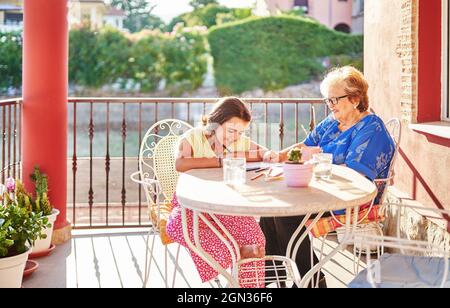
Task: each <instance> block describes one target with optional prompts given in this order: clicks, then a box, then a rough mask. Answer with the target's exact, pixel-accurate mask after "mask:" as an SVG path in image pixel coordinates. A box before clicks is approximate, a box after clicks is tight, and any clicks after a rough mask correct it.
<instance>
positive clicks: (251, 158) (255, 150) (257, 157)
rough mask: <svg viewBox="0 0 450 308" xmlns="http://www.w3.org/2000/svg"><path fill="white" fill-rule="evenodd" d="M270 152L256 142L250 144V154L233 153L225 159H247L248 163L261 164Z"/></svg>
mask: <svg viewBox="0 0 450 308" xmlns="http://www.w3.org/2000/svg"><path fill="white" fill-rule="evenodd" d="M268 151H269V150H268V149H267V148H265V147H263V146H261V145H259V144H257V143H256V142H253V141H251V142H250V150H249V151H248V152H232V153H226V154H225V157H245V159H246V161H247V162H249V163H251V162H260V161H263V159H264V155H265V154H266V153H267V152H268Z"/></svg>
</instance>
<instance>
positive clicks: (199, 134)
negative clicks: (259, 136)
mask: <svg viewBox="0 0 450 308" xmlns="http://www.w3.org/2000/svg"><path fill="white" fill-rule="evenodd" d="M183 137H184V138H186V140H187V141H188V142H189V144H190V145H191V147H192V152H193V156H192V157H193V158H213V157H216V153H214V151H213V149H212V148H211V145H210V144H209V142H208V139H207V138H206V136H205V131H204V129H203V128H202V127H196V128H193V129H190V130H189V131H187V132H186V133H185V134H184V136H183ZM250 143H251V142H250V138H248V137H246V136H242V137H241V138H239V140H237V141H236V142H235V143H233V144H232V145H230V146H228V149H230V151H233V152H249V151H250Z"/></svg>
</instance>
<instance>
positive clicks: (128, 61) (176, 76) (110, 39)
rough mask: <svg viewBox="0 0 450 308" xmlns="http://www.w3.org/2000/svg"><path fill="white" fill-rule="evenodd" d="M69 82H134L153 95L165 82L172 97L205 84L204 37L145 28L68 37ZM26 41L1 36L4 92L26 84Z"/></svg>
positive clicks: (0, 87)
mask: <svg viewBox="0 0 450 308" xmlns="http://www.w3.org/2000/svg"><path fill="white" fill-rule="evenodd" d="M69 39H70V43H69V80H70V83H71V84H72V85H77V86H84V87H88V88H100V87H102V86H104V85H110V84H114V83H120V85H121V86H122V87H123V88H125V87H126V86H127V85H128V86H129V85H130V83H131V84H133V85H138V86H139V88H140V89H141V91H142V92H149V91H153V90H155V89H156V88H157V86H158V84H159V82H160V81H161V80H163V79H165V80H166V84H167V86H168V87H169V89H170V90H171V91H173V92H174V93H176V92H181V91H186V90H194V89H196V88H198V87H200V86H201V84H202V81H203V76H204V74H205V73H206V69H207V57H206V55H207V46H206V45H207V43H206V40H205V34H204V33H200V32H195V31H188V30H187V29H183V28H181V29H178V32H176V33H171V34H169V33H161V32H160V31H149V30H145V31H142V32H140V33H137V34H133V35H129V36H126V35H125V34H123V33H121V32H118V31H116V30H113V29H103V30H102V31H100V32H93V31H91V30H89V29H87V28H79V29H73V30H71V31H70V34H69ZM21 75H22V39H21V35H20V34H19V33H16V34H10V33H8V34H3V33H0V93H1V92H6V91H7V90H8V88H11V87H12V88H16V89H20V87H21V84H22V76H21Z"/></svg>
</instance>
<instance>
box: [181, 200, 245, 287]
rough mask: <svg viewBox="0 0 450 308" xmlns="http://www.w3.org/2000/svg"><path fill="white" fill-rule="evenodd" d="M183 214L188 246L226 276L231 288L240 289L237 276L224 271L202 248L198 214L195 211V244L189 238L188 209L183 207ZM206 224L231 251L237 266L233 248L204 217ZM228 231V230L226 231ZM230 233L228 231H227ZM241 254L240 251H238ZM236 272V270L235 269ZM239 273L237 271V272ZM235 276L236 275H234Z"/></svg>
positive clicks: (185, 237) (184, 232)
mask: <svg viewBox="0 0 450 308" xmlns="http://www.w3.org/2000/svg"><path fill="white" fill-rule="evenodd" d="M181 212H182V213H181V214H182V219H181V222H182V227H183V236H184V240H185V241H186V244H187V245H188V247H189V249H191V250H192V251H193V252H194V253H196V254H197V255H198V256H199V257H200V258H202V259H203V260H204V261H205V262H206V263H208V264H209V265H210V266H211V267H212V268H214V269H215V270H217V272H219V273H220V274H221V275H222V276H224V277H225V278H226V279H227V280H228V282H229V284H230V286H231V287H233V288H238V287H239V282H238V281H237V279H236V277H237V274H236V275H230V273H228V271H227V270H226V269H224V268H223V267H222V266H221V265H220V264H219V263H218V262H217V261H216V260H215V259H214V258H213V257H212V256H211V255H210V254H208V253H207V252H206V251H205V250H204V249H203V248H202V246H201V243H200V238H199V232H198V219H199V215H198V213H197V212H195V211H193V233H194V241H195V244H194V243H193V242H192V241H191V238H190V236H189V229H188V219H187V209H185V208H184V207H181ZM202 218H203V220H204V222H205V223H206V224H207V225H208V227H209V228H211V230H212V231H213V232H214V233H215V234H216V235H217V236H218V237H219V239H220V240H221V241H222V242H224V244H225V245H226V246H227V248H228V249H229V250H230V253H231V256H232V259H233V264H236V263H237V262H235V260H236V256H235V254H234V252H233V249H232V247H231V246H230V244H229V243H228V242H227V240H226V239H225V238H224V237H223V235H222V234H221V233H220V232H219V231H218V230H217V229H216V228H215V227H214V226H213V225H212V224H211V223H210V222H209V221H208V220H207V219H205V218H204V217H203V216H202ZM225 231H226V230H225ZM226 232H227V233H228V231H226ZM238 253H239V250H238ZM233 270H234V268H233ZM235 271H236V272H237V270H235ZM233 274H234V273H233Z"/></svg>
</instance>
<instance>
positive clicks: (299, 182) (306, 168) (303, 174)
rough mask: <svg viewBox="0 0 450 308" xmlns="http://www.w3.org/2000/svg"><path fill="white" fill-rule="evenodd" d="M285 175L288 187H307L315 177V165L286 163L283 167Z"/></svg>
mask: <svg viewBox="0 0 450 308" xmlns="http://www.w3.org/2000/svg"><path fill="white" fill-rule="evenodd" d="M283 173H284V181H285V182H286V184H287V186H289V187H307V186H308V185H309V183H310V182H311V179H312V176H313V165H311V164H302V165H301V164H288V163H285V164H284V165H283Z"/></svg>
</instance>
